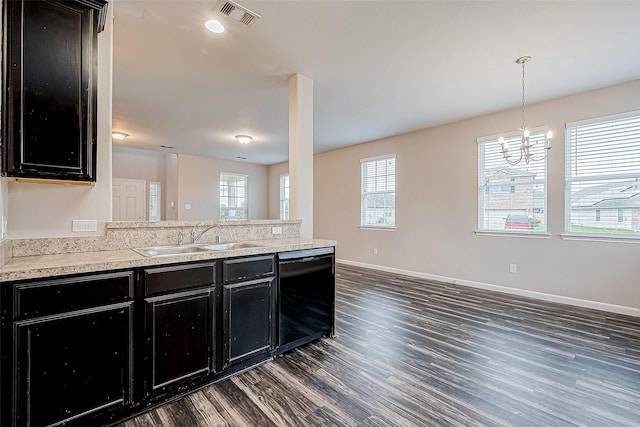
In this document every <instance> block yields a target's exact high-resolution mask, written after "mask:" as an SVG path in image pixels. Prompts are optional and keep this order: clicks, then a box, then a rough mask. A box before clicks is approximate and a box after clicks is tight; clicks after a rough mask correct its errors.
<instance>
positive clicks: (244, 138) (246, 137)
mask: <svg viewBox="0 0 640 427" xmlns="http://www.w3.org/2000/svg"><path fill="white" fill-rule="evenodd" d="M236 139H237V140H238V142H239V143H240V144H248V143H250V142H251V140H252V139H253V137H252V136H249V135H236Z"/></svg>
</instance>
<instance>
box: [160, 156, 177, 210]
mask: <svg viewBox="0 0 640 427" xmlns="http://www.w3.org/2000/svg"><path fill="white" fill-rule="evenodd" d="M164 175H165V191H164V194H165V198H164V202H163V204H164V210H165V219H167V220H177V219H178V155H177V154H173V153H171V154H167V155H166V157H165V169H164Z"/></svg>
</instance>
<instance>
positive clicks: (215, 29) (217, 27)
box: [204, 19, 224, 34]
mask: <svg viewBox="0 0 640 427" xmlns="http://www.w3.org/2000/svg"><path fill="white" fill-rule="evenodd" d="M204 26H205V27H206V28H207V30H209V31H211V32H212V33H216V34H220V33H224V25H222V24H221V23H220V21H217V20H215V19H209V20H208V21H207V22H205V23H204Z"/></svg>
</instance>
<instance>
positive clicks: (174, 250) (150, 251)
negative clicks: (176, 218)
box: [134, 246, 208, 257]
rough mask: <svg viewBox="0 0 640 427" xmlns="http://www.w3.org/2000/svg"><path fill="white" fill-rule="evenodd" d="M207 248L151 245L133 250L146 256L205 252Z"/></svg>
mask: <svg viewBox="0 0 640 427" xmlns="http://www.w3.org/2000/svg"><path fill="white" fill-rule="evenodd" d="M207 250H208V249H204V248H202V247H200V246H152V247H150V248H138V249H134V251H136V252H138V253H139V254H140V255H144V256H147V257H154V256H171V255H181V254H191V253H197V252H207Z"/></svg>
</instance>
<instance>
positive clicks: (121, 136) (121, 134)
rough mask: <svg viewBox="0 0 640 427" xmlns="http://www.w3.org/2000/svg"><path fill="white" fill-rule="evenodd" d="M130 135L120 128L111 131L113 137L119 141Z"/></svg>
mask: <svg viewBox="0 0 640 427" xmlns="http://www.w3.org/2000/svg"><path fill="white" fill-rule="evenodd" d="M128 136H129V134H128V133H126V132H122V131H119V130H114V131H113V132H111V137H112V138H113V139H117V140H118V141H122V140H124V139H125V138H126V137H128Z"/></svg>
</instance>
